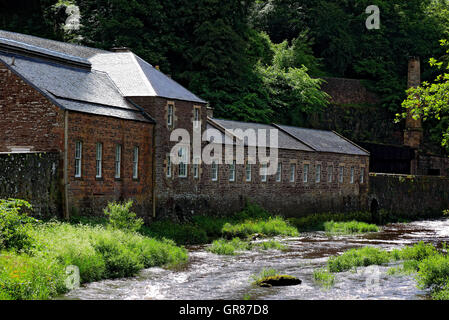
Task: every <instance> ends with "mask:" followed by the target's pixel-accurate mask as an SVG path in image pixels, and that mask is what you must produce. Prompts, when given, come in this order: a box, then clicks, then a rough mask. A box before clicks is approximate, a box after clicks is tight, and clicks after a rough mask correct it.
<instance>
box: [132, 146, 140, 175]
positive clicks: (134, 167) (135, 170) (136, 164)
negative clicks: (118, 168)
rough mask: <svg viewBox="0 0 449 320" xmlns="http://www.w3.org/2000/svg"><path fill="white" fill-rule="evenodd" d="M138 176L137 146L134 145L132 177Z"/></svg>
mask: <svg viewBox="0 0 449 320" xmlns="http://www.w3.org/2000/svg"><path fill="white" fill-rule="evenodd" d="M138 178H139V147H134V154H133V179H138Z"/></svg>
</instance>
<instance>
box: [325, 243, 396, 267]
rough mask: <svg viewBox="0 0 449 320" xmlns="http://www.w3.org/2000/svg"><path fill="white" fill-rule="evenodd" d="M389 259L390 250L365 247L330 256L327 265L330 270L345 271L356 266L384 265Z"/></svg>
mask: <svg viewBox="0 0 449 320" xmlns="http://www.w3.org/2000/svg"><path fill="white" fill-rule="evenodd" d="M389 261H390V255H389V254H388V252H386V251H384V250H382V249H379V248H375V247H363V248H361V249H351V250H348V251H346V252H345V253H343V254H342V255H340V256H337V257H330V258H329V260H328V262H327V265H328V268H329V271H330V272H344V271H348V270H350V269H352V268H354V267H367V266H370V265H382V264H385V263H387V262H389Z"/></svg>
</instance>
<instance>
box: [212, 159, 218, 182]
mask: <svg viewBox="0 0 449 320" xmlns="http://www.w3.org/2000/svg"><path fill="white" fill-rule="evenodd" d="M210 169H211V178H212V181H218V165H217V162H216V161H213V162H212V164H211V166H210Z"/></svg>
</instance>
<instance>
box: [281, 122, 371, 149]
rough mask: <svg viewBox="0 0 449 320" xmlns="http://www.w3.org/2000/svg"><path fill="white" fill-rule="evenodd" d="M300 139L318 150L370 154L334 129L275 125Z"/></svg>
mask: <svg viewBox="0 0 449 320" xmlns="http://www.w3.org/2000/svg"><path fill="white" fill-rule="evenodd" d="M275 126H276V127H278V128H279V129H281V130H283V131H285V132H286V133H288V134H290V135H291V136H293V137H295V138H296V139H298V140H299V141H302V142H303V143H305V144H306V145H308V146H309V147H311V148H313V149H314V150H315V151H318V152H331V153H342V154H349V155H362V156H368V155H369V153H368V152H367V151H366V150H364V149H362V148H361V147H359V146H358V145H356V144H355V143H353V142H351V141H349V140H347V139H346V138H343V137H342V136H340V135H339V134H337V133H336V132H333V131H325V130H316V129H306V128H297V127H290V126H285V125H275Z"/></svg>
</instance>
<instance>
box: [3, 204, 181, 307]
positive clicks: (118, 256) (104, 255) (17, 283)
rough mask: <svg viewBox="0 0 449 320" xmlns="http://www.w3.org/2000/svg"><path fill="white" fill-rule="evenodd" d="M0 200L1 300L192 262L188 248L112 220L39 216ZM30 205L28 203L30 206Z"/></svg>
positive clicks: (45, 296) (43, 294) (43, 296)
mask: <svg viewBox="0 0 449 320" xmlns="http://www.w3.org/2000/svg"><path fill="white" fill-rule="evenodd" d="M24 205H25V206H26V203H24V202H23V203H21V204H20V203H14V202H9V203H7V202H3V205H1V206H0V221H1V224H0V229H1V230H0V231H1V232H0V235H1V236H2V237H1V238H0V300H31V299H33V300H36V299H38V300H43V299H49V298H52V297H55V296H57V295H60V294H63V293H66V292H68V291H69V290H70V289H73V288H76V287H77V286H78V285H79V284H85V283H89V282H93V281H99V280H103V279H114V278H123V277H130V276H135V275H136V274H137V273H138V272H139V271H141V270H142V269H145V268H150V267H155V266H164V267H172V266H176V265H179V264H182V263H185V262H187V260H188V254H187V250H186V249H184V248H181V247H178V246H176V245H175V243H174V242H173V241H170V240H156V239H153V238H149V237H146V236H143V235H141V234H139V233H137V232H134V231H129V230H120V229H116V228H113V227H111V226H101V225H97V226H92V225H85V224H70V223H63V222H45V223H42V222H39V221H35V220H33V219H31V218H29V217H27V216H25V215H22V214H21V213H20V209H21V208H22V207H23V206H24ZM28 208H29V207H28Z"/></svg>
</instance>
